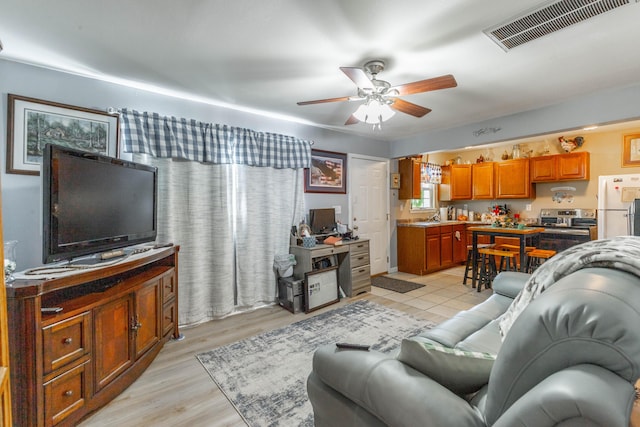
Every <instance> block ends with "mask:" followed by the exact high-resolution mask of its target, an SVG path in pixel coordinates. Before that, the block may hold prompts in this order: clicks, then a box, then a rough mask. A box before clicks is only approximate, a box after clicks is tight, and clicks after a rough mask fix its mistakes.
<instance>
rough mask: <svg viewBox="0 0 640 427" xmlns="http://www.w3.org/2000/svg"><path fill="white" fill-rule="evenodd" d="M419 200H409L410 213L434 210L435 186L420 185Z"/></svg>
mask: <svg viewBox="0 0 640 427" xmlns="http://www.w3.org/2000/svg"><path fill="white" fill-rule="evenodd" d="M420 195H421V196H422V197H421V198H419V199H412V200H411V211H412V212H413V211H416V212H419V211H425V210H433V209H435V208H436V186H435V184H427V183H424V182H423V183H422V185H421V186H420Z"/></svg>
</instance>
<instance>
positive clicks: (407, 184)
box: [398, 159, 422, 200]
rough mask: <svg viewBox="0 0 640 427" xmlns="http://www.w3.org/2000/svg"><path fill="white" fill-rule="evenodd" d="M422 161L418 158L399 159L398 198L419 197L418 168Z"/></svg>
mask: <svg viewBox="0 0 640 427" xmlns="http://www.w3.org/2000/svg"><path fill="white" fill-rule="evenodd" d="M421 166H422V163H421V162H420V161H419V160H418V159H400V160H399V161H398V171H399V172H400V190H399V191H398V199H400V200H409V199H419V198H421V197H422V195H421V193H420V168H421Z"/></svg>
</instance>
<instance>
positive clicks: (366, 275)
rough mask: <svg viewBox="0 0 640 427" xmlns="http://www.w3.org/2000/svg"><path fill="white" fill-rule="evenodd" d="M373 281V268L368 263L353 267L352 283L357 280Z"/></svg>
mask: <svg viewBox="0 0 640 427" xmlns="http://www.w3.org/2000/svg"><path fill="white" fill-rule="evenodd" d="M362 281H369V282H370V281H371V269H370V267H369V266H368V265H365V266H363V267H358V268H352V269H351V285H352V287H353V284H354V283H356V282H362Z"/></svg>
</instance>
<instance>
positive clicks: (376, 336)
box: [196, 300, 434, 427]
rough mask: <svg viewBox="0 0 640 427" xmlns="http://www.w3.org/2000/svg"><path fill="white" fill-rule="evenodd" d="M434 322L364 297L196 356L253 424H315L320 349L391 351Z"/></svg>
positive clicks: (244, 416) (238, 409)
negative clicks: (313, 383) (314, 382)
mask: <svg viewBox="0 0 640 427" xmlns="http://www.w3.org/2000/svg"><path fill="white" fill-rule="evenodd" d="M433 325H434V324H433V323H432V322H429V321H428V320H424V319H418V318H415V317H412V316H409V315H408V314H405V313H402V312H400V311H397V310H393V309H390V308H387V307H384V306H381V305H379V304H375V303H372V302H370V301H364V300H362V301H356V302H354V303H353V304H349V305H347V306H344V307H340V308H337V309H335V310H331V311H328V312H325V313H321V314H319V315H317V316H314V317H310V318H308V319H305V320H302V321H299V322H296V323H293V324H291V325H289V326H286V327H283V328H280V329H275V330H273V331H269V332H265V333H263V334H261V335H256V336H254V337H251V338H247V339H244V340H242V341H238V342H236V343H233V344H229V345H226V346H222V347H218V348H215V349H213V350H211V351H208V352H205V353H200V354H198V355H197V356H196V357H197V358H198V360H199V361H200V362H201V363H202V365H203V366H204V368H205V369H206V370H207V372H208V373H209V375H210V376H211V378H212V379H213V380H214V381H215V382H216V384H218V386H219V387H220V389H221V390H222V392H223V393H224V394H225V395H226V396H227V398H228V399H229V401H230V402H231V403H232V404H233V405H234V406H235V408H236V409H237V411H238V413H239V414H240V415H241V416H242V417H243V418H244V420H245V421H246V422H247V424H248V425H250V426H256V427H257V426H260V427H263V426H309V427H311V426H313V409H312V407H311V403H309V400H308V397H307V389H306V381H307V376H309V373H310V372H311V359H312V356H313V352H314V351H315V349H317V348H318V347H320V346H322V345H325V344H332V343H336V342H349V343H357V344H369V345H371V348H372V349H373V350H378V351H382V352H390V351H392V350H394V349H395V348H397V347H398V346H399V345H400V342H401V340H402V338H405V337H410V336H412V335H415V334H417V333H419V332H422V331H424V330H426V329H429V328H431V327H433Z"/></svg>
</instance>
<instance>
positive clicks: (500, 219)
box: [489, 204, 517, 228]
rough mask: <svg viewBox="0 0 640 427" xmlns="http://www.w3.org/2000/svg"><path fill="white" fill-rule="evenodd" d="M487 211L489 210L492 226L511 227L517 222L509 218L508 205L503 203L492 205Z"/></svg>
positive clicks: (515, 225)
mask: <svg viewBox="0 0 640 427" xmlns="http://www.w3.org/2000/svg"><path fill="white" fill-rule="evenodd" d="M489 211H490V212H491V217H492V218H491V219H492V221H491V224H492V225H493V226H494V227H502V228H513V227H517V224H516V223H514V222H513V220H512V219H511V218H509V214H510V213H511V210H510V209H509V207H508V206H507V205H506V204H504V205H493V206H492V207H491V208H490V209H489Z"/></svg>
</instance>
